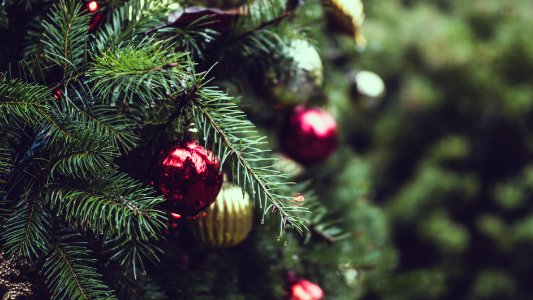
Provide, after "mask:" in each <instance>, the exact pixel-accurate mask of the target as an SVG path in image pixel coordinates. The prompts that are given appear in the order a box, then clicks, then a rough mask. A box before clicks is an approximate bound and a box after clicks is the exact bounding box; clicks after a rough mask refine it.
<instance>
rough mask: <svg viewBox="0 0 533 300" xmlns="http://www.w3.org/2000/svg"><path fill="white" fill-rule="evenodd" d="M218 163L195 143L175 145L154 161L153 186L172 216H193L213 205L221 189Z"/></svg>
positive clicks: (166, 149) (178, 143) (213, 156)
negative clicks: (163, 198)
mask: <svg viewBox="0 0 533 300" xmlns="http://www.w3.org/2000/svg"><path fill="white" fill-rule="evenodd" d="M219 169H220V160H219V159H218V157H216V156H215V155H214V154H213V153H211V151H209V150H207V149H205V148H204V147H202V146H200V145H198V144H197V143H196V142H192V141H190V142H177V143H174V144H172V145H170V146H168V147H166V148H164V149H163V150H161V153H160V155H159V157H158V159H157V162H156V169H155V171H154V175H155V178H154V179H155V180H154V182H155V185H156V186H157V187H158V188H159V190H161V193H163V195H164V196H165V198H166V200H167V202H166V203H167V206H168V208H169V210H170V212H171V213H173V214H174V215H176V214H177V215H181V216H194V215H196V214H198V213H199V212H200V211H202V210H203V209H204V208H206V207H207V206H209V205H210V204H211V203H213V202H214V201H215V199H216V197H217V195H218V192H219V191H220V188H221V187H222V181H223V176H222V173H220V172H219Z"/></svg>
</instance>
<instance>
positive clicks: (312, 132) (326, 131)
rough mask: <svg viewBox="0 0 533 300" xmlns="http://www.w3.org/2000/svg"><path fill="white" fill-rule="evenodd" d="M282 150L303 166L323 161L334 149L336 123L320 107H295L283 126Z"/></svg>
mask: <svg viewBox="0 0 533 300" xmlns="http://www.w3.org/2000/svg"><path fill="white" fill-rule="evenodd" d="M280 135H281V147H282V150H283V151H284V152H285V153H286V154H287V155H288V156H289V157H290V158H292V159H294V160H295V161H297V162H299V163H301V164H303V165H312V164H316V163H319V162H323V161H325V160H326V159H327V158H328V157H329V156H330V155H331V154H332V153H333V152H334V151H335V149H336V148H337V144H338V137H337V123H336V122H335V119H333V117H332V116H331V115H330V114H329V113H328V112H326V111H325V110H323V109H320V108H304V107H303V106H298V107H296V108H295V110H294V112H293V113H292V114H291V115H290V116H289V119H288V120H287V123H286V124H285V126H283V127H282V131H281V133H280Z"/></svg>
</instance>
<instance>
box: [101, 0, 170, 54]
mask: <svg viewBox="0 0 533 300" xmlns="http://www.w3.org/2000/svg"><path fill="white" fill-rule="evenodd" d="M167 10H168V4H167V1H165V0H154V1H141V0H130V1H127V2H126V3H124V5H123V6H122V7H120V8H118V9H116V10H115V11H113V14H112V15H111V20H112V21H111V22H107V23H106V24H105V25H104V26H103V27H102V28H101V29H100V30H98V31H97V33H96V40H95V43H94V45H95V50H96V51H95V52H96V53H106V52H108V51H111V50H112V49H118V48H121V47H122V46H123V45H129V44H132V43H134V44H136V43H139V42H141V41H142V39H144V38H145V34H144V33H145V32H146V31H147V30H149V29H151V28H153V27H155V26H158V25H159V24H160V19H161V18H162V17H164V16H165V15H166V14H165V13H166V11H167Z"/></svg>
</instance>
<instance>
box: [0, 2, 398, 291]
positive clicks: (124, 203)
mask: <svg viewBox="0 0 533 300" xmlns="http://www.w3.org/2000/svg"><path fill="white" fill-rule="evenodd" d="M362 9H363V6H362V3H361V2H360V1H355V0H353V1H352V0H350V1H337V0H332V1H318V0H315V1H311V0H310V1H287V0H271V1H261V0H254V1H251V0H250V1H244V0H243V1H230V0H228V1H209V0H206V1H178V0H176V1H170V0H155V1H143V0H130V1H122V0H109V1H90V2H83V1H78V0H60V1H35V0H21V1H10V0H9V1H4V2H3V3H2V5H1V6H0V26H1V28H0V37H1V39H2V41H4V42H2V43H1V46H0V53H1V55H0V57H1V62H0V72H1V73H0V136H1V143H0V186H1V189H0V192H1V198H0V199H1V201H0V208H1V211H0V212H1V214H0V240H1V244H0V249H1V250H2V252H3V254H2V256H1V257H0V259H1V260H2V261H1V262H0V268H1V269H0V291H1V292H2V293H3V294H4V299H24V298H31V297H33V298H36V299H323V298H325V297H327V299H354V298H358V297H360V296H361V295H362V294H363V293H364V292H365V286H367V284H366V283H367V282H371V281H374V278H381V277H382V276H383V275H382V274H383V273H384V272H386V271H387V270H389V269H390V268H392V267H393V265H394V261H395V259H396V258H395V257H396V256H395V254H394V253H395V252H394V251H393V250H392V248H390V247H389V243H388V226H387V222H386V219H385V216H384V214H383V212H382V210H381V209H380V208H378V207H377V206H375V205H374V204H372V198H373V194H372V188H371V187H372V185H371V184H372V183H371V181H370V178H371V177H370V165H369V162H368V160H367V159H364V158H363V157H360V156H358V155H356V152H355V149H356V147H354V146H353V145H351V143H350V139H351V137H350V133H351V132H350V130H347V128H348V127H349V126H350V125H351V124H352V122H353V119H352V116H353V111H354V110H360V111H361V113H362V111H363V110H365V109H371V108H370V107H372V106H374V105H375V103H377V102H378V101H379V98H380V97H381V96H382V95H383V88H382V86H381V85H380V81H379V78H376V77H375V74H370V75H373V76H374V77H372V76H370V77H369V74H368V73H364V72H357V71H355V70H356V67H357V61H358V58H359V56H360V55H359V54H358V53H359V51H360V50H361V49H363V48H364V47H365V39H364V37H363V35H362V33H361V25H362V22H363V19H364V13H363V10H362ZM365 74H366V76H365ZM368 80H374V83H373V84H370V86H368V85H369V84H368V83H365V82H366V81H368ZM376 80H377V82H376ZM356 82H357V84H355V83H356ZM365 87H366V90H365ZM380 87H381V88H380ZM356 98H357V99H359V100H356ZM365 103H366V104H365ZM373 103H374V104H373Z"/></svg>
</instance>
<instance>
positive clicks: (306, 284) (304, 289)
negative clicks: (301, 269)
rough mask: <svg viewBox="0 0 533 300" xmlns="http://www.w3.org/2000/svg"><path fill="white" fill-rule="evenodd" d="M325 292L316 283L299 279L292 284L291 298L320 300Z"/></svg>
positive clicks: (294, 299) (296, 299) (290, 299)
mask: <svg viewBox="0 0 533 300" xmlns="http://www.w3.org/2000/svg"><path fill="white" fill-rule="evenodd" d="M322 298H324V292H323V291H322V289H321V288H320V286H318V285H317V284H315V283H312V282H311V281H309V280H305V279H298V280H297V281H296V282H295V283H293V284H292V285H291V291H290V296H289V300H320V299H322Z"/></svg>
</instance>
